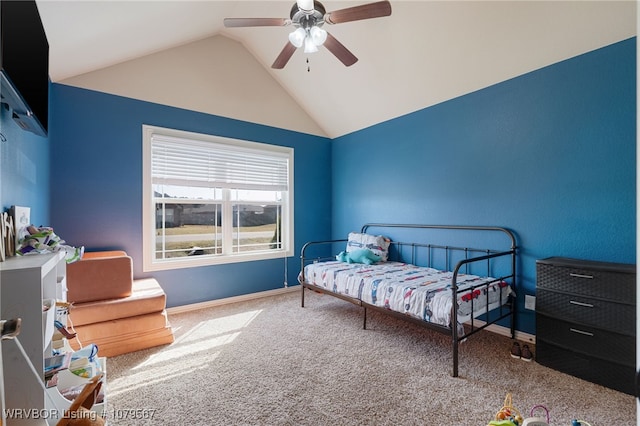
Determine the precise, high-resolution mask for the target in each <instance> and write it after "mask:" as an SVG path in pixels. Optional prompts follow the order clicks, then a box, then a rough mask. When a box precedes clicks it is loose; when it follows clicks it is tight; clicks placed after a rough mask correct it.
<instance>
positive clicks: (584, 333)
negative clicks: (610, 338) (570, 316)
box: [569, 328, 594, 337]
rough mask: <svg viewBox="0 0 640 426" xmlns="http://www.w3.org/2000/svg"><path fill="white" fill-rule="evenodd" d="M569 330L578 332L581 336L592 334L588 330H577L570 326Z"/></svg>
mask: <svg viewBox="0 0 640 426" xmlns="http://www.w3.org/2000/svg"><path fill="white" fill-rule="evenodd" d="M569 331H572V332H574V333H578V334H582V335H583V336H590V337H593V336H594V334H593V333H589V332H588V331H582V330H578V329H577V328H570V329H569Z"/></svg>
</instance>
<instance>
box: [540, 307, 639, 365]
mask: <svg viewBox="0 0 640 426" xmlns="http://www.w3.org/2000/svg"><path fill="white" fill-rule="evenodd" d="M536 327H537V335H536V339H543V340H544V341H547V342H549V343H552V344H554V345H556V346H558V347H562V348H564V349H567V350H571V351H573V352H577V353H581V354H584V355H588V356H593V357H596V358H600V359H602V360H605V361H611V362H616V363H618V364H624V365H628V366H630V367H633V366H634V365H635V362H636V339H635V337H634V336H625V335H622V334H617V333H612V332H610V331H605V330H602V329H598V328H594V327H587V326H584V325H579V324H573V323H571V322H568V321H562V320H559V319H557V318H551V317H548V316H546V315H540V314H538V315H536ZM536 341H537V340H536Z"/></svg>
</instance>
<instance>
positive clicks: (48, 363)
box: [44, 352, 73, 380]
mask: <svg viewBox="0 0 640 426" xmlns="http://www.w3.org/2000/svg"><path fill="white" fill-rule="evenodd" d="M72 355H73V354H72V353H71V352H65V353H61V354H58V355H53V356H50V357H47V358H45V359H44V378H45V380H50V379H51V378H52V377H53V375H54V374H55V373H57V372H58V371H60V370H65V369H67V368H69V364H70V363H71V356H72Z"/></svg>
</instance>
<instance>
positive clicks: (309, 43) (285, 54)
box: [224, 0, 391, 69]
mask: <svg viewBox="0 0 640 426" xmlns="http://www.w3.org/2000/svg"><path fill="white" fill-rule="evenodd" d="M389 15H391V4H390V3H389V2H388V1H387V0H384V1H378V2H375V3H368V4H363V5H360V6H353V7H348V8H346V9H340V10H334V11H333V12H327V11H326V10H325V8H324V6H323V5H322V3H320V2H319V1H315V0H297V1H296V3H294V4H293V7H292V8H291V13H290V18H289V19H287V18H225V20H224V26H225V27H227V28H234V27H235V28H237V27H284V26H287V25H293V26H294V27H295V28H296V29H295V30H294V31H293V32H291V33H290V34H289V41H288V42H287V44H286V45H285V46H284V49H282V51H281V52H280V54H279V55H278V57H277V58H276V60H275V62H274V63H273V65H271V68H275V69H282V68H284V66H285V65H286V64H287V62H289V59H291V56H293V53H294V52H295V51H296V49H297V48H298V47H302V46H304V51H305V53H312V52H317V51H318V47H319V46H322V45H324V46H325V47H326V48H327V49H328V50H329V51H330V52H331V53H333V54H334V55H335V56H336V57H337V58H338V59H339V60H340V61H341V62H342V63H343V64H345V65H346V66H351V65H353V64H355V63H356V62H357V61H358V58H356V57H355V55H354V54H353V53H351V52H350V51H349V49H347V48H346V47H344V45H343V44H342V43H340V42H339V41H338V40H337V39H336V38H335V37H333V36H332V35H331V34H329V33H328V32H326V31H325V30H324V29H323V28H322V26H323V25H324V24H325V23H326V24H332V25H333V24H342V23H344V22H352V21H359V20H362V19H371V18H380V17H383V16H389Z"/></svg>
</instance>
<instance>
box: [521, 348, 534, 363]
mask: <svg viewBox="0 0 640 426" xmlns="http://www.w3.org/2000/svg"><path fill="white" fill-rule="evenodd" d="M520 359H521V360H523V361H527V362H531V360H532V359H533V354H532V353H531V350H530V349H529V345H522V353H521V355H520Z"/></svg>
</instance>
